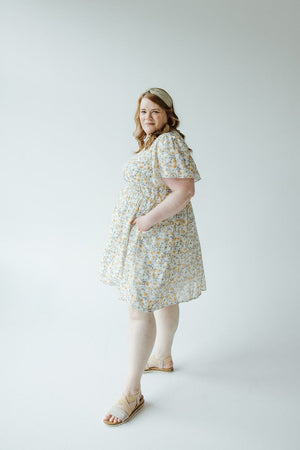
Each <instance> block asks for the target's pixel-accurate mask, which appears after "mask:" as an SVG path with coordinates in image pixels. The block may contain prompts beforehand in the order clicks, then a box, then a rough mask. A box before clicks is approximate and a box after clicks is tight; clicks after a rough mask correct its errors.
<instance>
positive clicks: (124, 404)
mask: <svg viewBox="0 0 300 450" xmlns="http://www.w3.org/2000/svg"><path fill="white" fill-rule="evenodd" d="M140 399H141V392H137V393H136V394H134V395H130V396H128V397H126V396H125V395H124V394H122V395H121V398H120V400H118V401H117V403H115V404H114V405H113V406H112V407H111V408H110V409H109V410H108V411H107V412H106V414H112V415H113V416H116V417H118V418H119V419H121V420H125V419H127V417H129V416H130V414H131V413H132V411H133V410H134V409H135V408H136V407H137V405H138V404H139V403H140ZM135 400H136V401H137V404H136V405H134V406H133V408H130V405H129V403H130V402H133V401H135Z"/></svg>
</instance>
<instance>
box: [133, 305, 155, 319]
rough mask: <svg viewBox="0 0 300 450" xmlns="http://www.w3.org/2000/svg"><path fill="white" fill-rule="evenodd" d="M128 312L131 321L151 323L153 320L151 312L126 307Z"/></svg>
mask: <svg viewBox="0 0 300 450" xmlns="http://www.w3.org/2000/svg"><path fill="white" fill-rule="evenodd" d="M128 312H129V317H130V319H133V320H145V321H151V320H153V319H154V314H153V312H151V311H149V312H148V311H145V312H144V311H139V310H138V309H134V308H132V306H130V305H128Z"/></svg>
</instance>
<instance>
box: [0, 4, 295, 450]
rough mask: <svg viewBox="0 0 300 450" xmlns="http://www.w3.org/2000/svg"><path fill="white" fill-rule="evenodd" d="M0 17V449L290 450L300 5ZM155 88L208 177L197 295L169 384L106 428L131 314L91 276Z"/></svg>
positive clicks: (25, 10)
mask: <svg viewBox="0 0 300 450" xmlns="http://www.w3.org/2000/svg"><path fill="white" fill-rule="evenodd" d="M0 5H1V6H0V8H1V14H0V17H1V19H0V20H1V23H0V30H1V31H0V33H1V41H2V46H1V60H2V69H1V91H2V93H1V134H0V139H1V195H2V202H1V228H2V232H1V300H0V301H1V330H0V343H1V344H0V348H1V371H0V381H1V383H0V391H1V392H0V394H1V405H2V408H1V428H2V431H1V436H0V447H1V449H3V450H17V449H18V450H19V449H20V448H22V450H35V449H41V448H43V450H48V449H49V450H50V449H51V450H53V449H54V448H55V449H56V450H63V449H64V450H65V449H72V450H76V449H82V448H86V449H89V450H92V449H96V448H97V449H98V448H99V446H100V445H101V447H102V446H103V445H106V446H108V447H107V448H117V445H121V443H122V445H123V447H122V448H124V449H125V448H126V449H127V448H128V449H129V448H132V445H135V444H136V443H137V442H143V448H145V449H148V448H149V449H150V448H153V444H154V443H155V447H156V448H157V449H162V448H165V445H166V443H168V445H170V446H172V448H173V449H181V448H182V447H183V445H184V446H186V445H188V446H189V448H191V449H196V448H197V449H198V448H205V449H214V450H216V449H222V450H227V449H230V450H235V449H238V450H240V449H243V450H246V449H251V450H253V449H255V450H258V449H264V450H269V449H272V450H277V449H283V448H284V449H285V450H289V449H293V450H294V449H295V448H297V447H298V446H299V440H298V437H297V433H296V417H297V414H298V415H299V411H297V404H298V402H297V401H296V400H297V396H298V394H299V382H298V381H297V372H298V371H299V360H298V356H299V344H298V343H299V335H298V329H299V326H298V323H299V319H298V317H299V316H298V313H299V294H300V293H299V282H298V278H299V276H298V270H299V266H298V265H297V263H298V260H299V257H298V255H299V240H298V233H297V231H298V227H299V213H298V212H297V208H296V206H297V204H298V200H299V176H298V172H299V157H298V156H297V154H296V148H297V145H298V146H299V142H297V140H298V135H297V134H296V115H297V112H298V109H297V106H298V105H297V101H298V99H299V91H298V90H297V84H296V80H297V78H298V77H299V61H298V59H297V42H299V36H297V35H296V17H297V6H298V2H296V1H266V0H260V1H256V0H255V1H251V2H246V1H237V0H236V1H234V0H228V1H225V2H223V1H216V0H212V1H191V0H187V1H185V2H180V1H177V0H175V1H172V2H171V1H163V2H158V1H156V0H154V1H152V2H151V3H147V2H138V1H127V2H121V1H114V0H111V1H99V2H97V1H87V2H85V1H72V2H70V1H65V0H60V1H56V0H54V1H28V2H27V1H26V2H21V1H20V2H17V1H11V2H1V4H0ZM151 86H156V87H161V88H163V89H166V90H167V91H168V92H169V93H170V95H171V96H172V97H173V99H174V105H175V110H176V112H177V114H178V115H179V118H180V121H181V123H180V127H179V129H180V130H181V131H182V132H183V133H184V134H185V136H186V141H187V143H188V145H189V147H191V148H192V149H193V157H194V159H195V161H196V164H197V167H198V169H199V172H200V175H201V178H202V179H201V180H200V181H199V182H198V183H196V193H195V196H194V197H193V198H192V205H193V208H194V213H195V218H196V223H197V229H198V233H199V238H200V242H201V248H202V254H203V263H204V269H205V275H206V281H207V291H205V292H203V293H202V295H201V296H200V297H199V298H198V299H196V300H192V301H190V302H188V303H183V304H181V305H180V323H179V328H178V331H177V334H176V336H175V340H174V346H173V359H174V368H175V371H174V373H172V374H169V375H167V374H163V373H161V374H159V373H158V374H156V375H157V376H156V375H155V374H152V375H153V376H152V375H150V374H149V375H147V376H143V378H142V391H143V393H144V396H145V401H146V404H145V408H144V410H143V411H142V412H141V413H140V414H139V415H138V416H136V418H135V419H133V420H132V421H131V422H129V423H128V424H126V425H125V424H124V425H123V426H122V427H118V431H116V430H115V429H114V430H113V431H112V430H111V429H109V430H107V428H109V427H106V426H105V425H104V424H102V418H103V415H104V412H105V410H106V409H107V408H108V407H109V406H111V404H112V403H113V402H114V401H116V400H117V399H118V398H119V396H120V394H121V391H122V389H123V382H124V378H125V373H126V364H127V353H126V352H127V347H126V339H125V337H126V328H127V315H128V312H127V305H126V304H125V302H121V301H120V300H118V299H117V296H118V292H117V289H116V288H115V287H112V286H107V285H105V284H103V283H102V282H101V281H100V280H99V278H98V265H99V261H100V256H101V254H102V252H103V249H104V246H105V242H106V239H107V235H108V231H109V225H110V221H111V215H112V211H113V207H114V204H115V202H116V200H117V198H118V195H119V191H120V188H121V186H122V178H121V168H122V166H123V165H124V163H125V162H126V160H127V159H129V157H131V156H132V154H133V151H135V150H137V143H136V141H135V139H134V137H133V136H132V133H133V131H134V128H135V124H134V113H135V110H136V107H137V99H138V97H139V95H140V94H141V92H143V91H144V90H145V89H146V88H149V87H151ZM149 430H151V432H149ZM152 430H156V432H157V436H158V437H159V440H158V441H157V442H156V441H155V442H154V441H153V439H154V438H153V433H152ZM147 436H148V437H147Z"/></svg>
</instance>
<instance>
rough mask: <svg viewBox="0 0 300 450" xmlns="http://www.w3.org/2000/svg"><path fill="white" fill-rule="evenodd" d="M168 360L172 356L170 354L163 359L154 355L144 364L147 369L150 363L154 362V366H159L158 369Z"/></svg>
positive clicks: (170, 359)
mask: <svg viewBox="0 0 300 450" xmlns="http://www.w3.org/2000/svg"><path fill="white" fill-rule="evenodd" d="M169 361H172V357H171V356H168V357H167V358H165V359H158V358H156V357H155V356H150V358H149V363H148V362H147V365H146V369H149V367H150V365H151V364H154V365H155V366H157V367H159V368H160V369H163V367H164V364H165V363H167V362H169Z"/></svg>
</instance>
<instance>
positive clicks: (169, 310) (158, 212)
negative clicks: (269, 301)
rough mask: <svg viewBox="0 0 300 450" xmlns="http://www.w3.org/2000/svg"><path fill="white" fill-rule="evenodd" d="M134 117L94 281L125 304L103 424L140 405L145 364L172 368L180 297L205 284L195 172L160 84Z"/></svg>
mask: <svg viewBox="0 0 300 450" xmlns="http://www.w3.org/2000/svg"><path fill="white" fill-rule="evenodd" d="M135 121H136V131H135V133H134V135H135V137H136V139H137V141H138V143H139V150H138V151H137V152H136V153H135V155H134V157H133V158H131V159H130V160H129V161H127V162H126V164H125V166H124V167H123V171H122V174H123V179H124V181H125V183H124V186H123V187H122V189H121V193H120V197H119V200H118V202H117V204H116V205H115V208H114V211H113V215H112V223H111V226H110V231H109V237H108V241H107V244H106V247H105V249H104V254H103V257H102V260H101V263H100V277H101V280H102V281H103V282H105V283H108V284H110V285H115V286H117V287H118V290H119V293H120V297H119V298H120V299H121V300H123V301H126V302H127V303H128V310H129V324H128V349H129V354H128V373H127V379H126V383H125V389H124V391H123V393H122V395H121V398H120V400H119V401H118V402H117V403H116V404H115V405H113V407H112V408H111V409H110V410H109V411H107V413H106V415H105V417H104V420H103V421H104V423H106V424H108V425H119V424H122V423H125V422H127V420H129V419H130V418H131V417H132V416H133V415H134V414H136V412H137V411H138V410H139V409H140V408H141V407H142V406H143V404H144V397H143V395H142V393H141V377H142V374H143V372H144V371H145V372H147V371H151V370H161V371H165V372H170V371H173V361H172V356H171V347H172V343H173V338H174V334H175V331H176V329H177V326H178V319H179V303H181V302H187V301H190V300H192V299H195V298H198V297H199V296H200V295H201V291H204V290H206V282H205V275H204V269H203V261H202V255H201V247H200V242H199V237H198V232H197V228H196V223H195V217H194V213H193V208H192V205H191V201H190V200H191V198H192V196H193V195H194V183H195V182H196V181H199V180H200V179H201V177H200V175H199V172H198V170H197V167H196V164H195V162H194V160H193V158H192V156H191V152H192V150H191V149H189V148H188V146H187V145H186V143H185V139H184V138H185V136H184V134H182V133H181V132H180V131H179V130H178V125H179V119H178V117H177V115H176V113H175V111H174V105H173V100H172V98H171V97H170V95H169V94H168V93H167V92H166V91H165V90H163V89H160V88H151V89H148V90H147V91H145V92H144V93H143V94H142V95H141V96H140V98H139V99H138V108H137V112H136V116H135ZM154 342H155V344H156V345H155V351H154V353H153V355H151V352H152V349H153V346H154ZM149 356H150V359H149V360H148V358H149Z"/></svg>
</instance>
